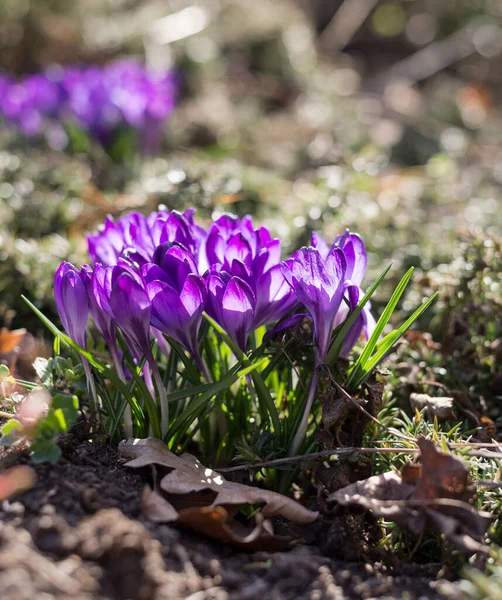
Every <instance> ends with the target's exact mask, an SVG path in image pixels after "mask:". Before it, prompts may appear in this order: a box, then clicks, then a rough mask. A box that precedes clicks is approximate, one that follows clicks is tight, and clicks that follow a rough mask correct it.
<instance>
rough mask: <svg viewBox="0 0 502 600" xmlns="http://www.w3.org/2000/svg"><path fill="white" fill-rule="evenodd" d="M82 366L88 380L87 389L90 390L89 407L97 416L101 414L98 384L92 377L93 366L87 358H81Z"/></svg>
mask: <svg viewBox="0 0 502 600" xmlns="http://www.w3.org/2000/svg"><path fill="white" fill-rule="evenodd" d="M81 360H82V365H83V367H84V372H85V376H86V378H87V388H88V390H89V405H90V407H91V413H92V414H94V415H97V414H98V412H99V404H98V396H97V393H96V383H95V381H94V377H93V375H92V371H91V366H90V365H89V361H88V360H87V358H84V357H83V356H81Z"/></svg>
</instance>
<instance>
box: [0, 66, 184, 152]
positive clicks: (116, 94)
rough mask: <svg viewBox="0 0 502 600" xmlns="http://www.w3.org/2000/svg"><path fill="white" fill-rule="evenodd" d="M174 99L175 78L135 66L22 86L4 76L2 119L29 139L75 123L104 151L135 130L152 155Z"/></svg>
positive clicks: (61, 72) (82, 71) (71, 72)
mask: <svg viewBox="0 0 502 600" xmlns="http://www.w3.org/2000/svg"><path fill="white" fill-rule="evenodd" d="M175 93H176V85H175V78H174V76H173V74H172V73H168V74H167V75H159V74H154V73H150V72H147V71H146V70H145V68H144V67H143V66H142V65H141V64H139V63H137V62H135V61H132V60H124V61H119V62H115V63H110V64H109V65H106V66H105V67H98V66H90V67H78V68H76V67H72V68H68V69H54V68H53V69H50V70H48V71H47V72H45V73H43V74H36V75H30V76H27V77H25V78H24V79H22V80H14V79H11V78H8V77H6V76H2V75H0V115H3V117H4V119H5V120H6V122H7V123H12V124H13V125H15V126H17V127H18V128H19V129H20V130H21V132H22V133H23V134H24V135H25V136H27V137H32V136H38V135H41V134H43V133H46V134H50V132H51V131H52V130H53V129H54V127H56V128H57V127H58V126H59V127H61V126H62V125H66V124H68V123H73V124H75V125H77V126H78V127H79V128H80V129H82V130H84V131H85V132H86V133H87V134H88V135H89V136H90V137H92V138H94V139H96V140H98V141H99V142H101V143H102V144H103V145H105V146H107V145H108V144H110V143H111V142H112V140H113V139H114V137H115V135H116V134H117V133H118V132H121V131H124V130H127V129H132V130H134V131H135V132H136V133H137V135H138V136H139V138H140V141H141V145H142V149H143V150H145V151H146V152H150V151H153V150H154V149H155V148H156V147H157V145H158V143H159V141H160V138H159V135H160V134H161V131H162V124H163V123H164V121H165V119H166V118H167V116H168V115H169V114H170V113H171V112H172V110H173V108H174V103H175ZM48 137H50V136H49V135H48Z"/></svg>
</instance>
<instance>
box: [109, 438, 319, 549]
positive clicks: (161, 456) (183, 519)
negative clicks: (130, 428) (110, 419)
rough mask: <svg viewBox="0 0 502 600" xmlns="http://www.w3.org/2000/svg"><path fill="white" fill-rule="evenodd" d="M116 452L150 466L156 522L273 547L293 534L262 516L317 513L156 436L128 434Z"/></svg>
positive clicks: (147, 505) (305, 519)
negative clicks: (248, 512) (248, 513)
mask: <svg viewBox="0 0 502 600" xmlns="http://www.w3.org/2000/svg"><path fill="white" fill-rule="evenodd" d="M119 449H120V454H121V456H122V457H124V458H127V459H132V460H129V462H127V463H126V466H128V467H132V468H141V467H153V473H154V489H153V490H149V491H147V492H146V493H145V496H144V498H143V510H144V512H145V514H146V516H148V517H149V518H151V519H152V520H154V521H158V522H178V523H183V524H185V525H188V526H189V527H191V528H192V529H195V530H197V531H200V532H201V533H205V534H206V535H210V536H211V537H214V538H216V539H219V540H222V541H227V542H232V543H233V544H236V545H238V546H240V547H243V548H248V549H253V550H255V549H262V550H277V549H279V548H284V547H285V546H286V545H287V544H288V543H289V542H290V541H291V539H290V538H289V537H284V536H278V535H276V534H274V532H273V529H272V524H271V522H270V521H267V520H266V519H265V517H274V516H281V517H284V518H286V519H289V520H290V521H295V522H297V523H311V522H312V521H315V520H316V519H317V516H318V513H316V512H312V511H310V510H308V509H307V508H305V507H304V506H302V505H301V504H299V503H298V502H296V501H295V500H292V499H291V498H288V497H286V496H283V495H282V494H278V493H276V492H270V491H268V490H262V489H260V488H256V487H251V486H248V485H244V484H241V483H235V482H232V481H227V480H226V479H225V478H224V477H223V476H222V475H220V474H219V473H217V472H216V471H213V470H212V469H209V468H207V467H205V466H204V465H202V464H201V463H200V462H199V461H198V460H197V459H196V458H195V457H194V456H192V455H191V454H183V455H182V456H177V455H176V454H173V453H172V452H170V451H169V450H168V449H167V447H166V446H165V444H163V443H162V442H161V441H160V440H156V439H153V438H148V439H145V440H138V439H135V440H128V441H126V442H122V443H121V444H120V447H119ZM256 505H263V507H262V509H261V510H260V511H259V512H257V513H256V514H255V516H254V517H253V519H251V520H250V521H249V525H248V524H247V523H246V521H245V520H242V519H241V520H238V519H237V518H235V517H236V515H237V513H238V512H239V510H240V509H241V508H243V507H250V506H256Z"/></svg>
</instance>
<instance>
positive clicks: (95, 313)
mask: <svg viewBox="0 0 502 600" xmlns="http://www.w3.org/2000/svg"><path fill="white" fill-rule="evenodd" d="M80 274H81V277H82V280H83V282H84V284H85V287H86V290H87V299H88V302H89V309H90V313H91V316H92V318H93V319H94V322H95V324H96V327H97V329H98V331H99V333H100V334H101V335H102V337H103V339H104V340H105V342H106V344H107V345H108V347H109V348H110V350H112V352H114V351H115V350H116V346H117V344H116V340H117V332H116V329H115V323H114V322H113V320H112V318H111V316H110V314H109V313H110V312H111V310H110V309H109V302H108V300H109V298H108V295H107V294H105V293H103V292H102V291H101V290H102V289H103V287H104V278H105V268H104V267H103V266H101V265H96V268H95V269H94V270H93V269H92V267H90V266H89V265H84V266H83V267H82V269H81V270H80ZM96 288H99V289H100V291H98V292H96V291H95V289H96ZM105 306H106V308H108V311H107V310H106V309H105Z"/></svg>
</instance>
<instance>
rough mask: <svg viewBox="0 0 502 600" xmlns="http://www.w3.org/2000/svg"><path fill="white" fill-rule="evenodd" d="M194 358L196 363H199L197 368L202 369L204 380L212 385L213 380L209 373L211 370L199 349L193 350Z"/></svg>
mask: <svg viewBox="0 0 502 600" xmlns="http://www.w3.org/2000/svg"><path fill="white" fill-rule="evenodd" d="M192 356H193V357H194V359H195V362H196V363H197V366H198V367H199V369H200V372H201V373H202V375H203V376H204V379H205V380H206V381H207V382H208V383H212V382H213V379H212V377H211V374H210V373H209V369H208V368H207V364H206V361H205V360H204V359H203V358H202V356H201V354H200V352H199V349H198V348H192Z"/></svg>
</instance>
